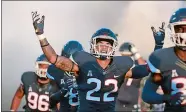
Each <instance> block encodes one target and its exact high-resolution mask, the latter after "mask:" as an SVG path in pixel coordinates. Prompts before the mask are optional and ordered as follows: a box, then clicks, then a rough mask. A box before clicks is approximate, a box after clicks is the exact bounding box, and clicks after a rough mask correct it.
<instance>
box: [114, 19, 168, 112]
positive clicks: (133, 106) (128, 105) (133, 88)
mask: <svg viewBox="0 0 186 112" xmlns="http://www.w3.org/2000/svg"><path fill="white" fill-rule="evenodd" d="M164 26H165V23H164V22H163V23H162V26H161V27H159V31H156V30H155V28H154V27H153V26H152V27H151V29H152V32H153V37H154V40H155V48H154V50H157V49H161V48H162V47H163V44H164V38H165V28H164ZM131 49H136V48H135V46H134V45H133V44H132V43H129V42H125V43H123V44H122V45H121V46H120V48H119V51H120V53H121V55H122V56H133V54H132V52H131ZM136 50H137V49H136ZM135 63H136V64H145V63H144V60H142V58H139V59H138V60H135ZM140 82H141V79H132V78H128V79H125V81H124V83H123V84H122V85H121V88H120V90H119V93H118V97H117V99H116V107H115V110H116V111H134V110H135V111H140V102H139V101H141V99H139V98H141V97H140V94H141V92H140ZM123 96H127V97H123Z"/></svg>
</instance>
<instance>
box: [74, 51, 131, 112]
mask: <svg viewBox="0 0 186 112" xmlns="http://www.w3.org/2000/svg"><path fill="white" fill-rule="evenodd" d="M71 60H72V61H74V62H75V63H76V64H77V65H78V67H79V76H78V77H77V79H76V80H77V84H78V93H79V99H80V107H79V111H80V112H113V111H114V107H115V98H116V97H117V94H118V88H119V87H120V85H121V84H122V83H123V80H124V75H125V74H126V73H127V72H128V70H129V69H130V68H131V67H132V66H133V60H132V59H131V58H130V57H127V56H126V57H125V56H116V57H113V58H112V62H111V64H110V65H109V66H108V67H107V68H106V69H102V67H101V66H100V65H99V64H98V63H97V61H96V58H95V57H94V56H92V55H91V54H89V53H86V52H84V51H80V52H76V53H74V54H73V55H72V57H71Z"/></svg>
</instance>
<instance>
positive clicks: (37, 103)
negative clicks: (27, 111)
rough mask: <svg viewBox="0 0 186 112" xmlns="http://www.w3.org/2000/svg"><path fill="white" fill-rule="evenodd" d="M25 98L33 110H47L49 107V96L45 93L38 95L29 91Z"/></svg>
mask: <svg viewBox="0 0 186 112" xmlns="http://www.w3.org/2000/svg"><path fill="white" fill-rule="evenodd" d="M27 100H28V106H29V107H30V108H31V109H33V110H34V109H38V110H40V111H48V109H49V103H48V102H49V96H47V95H38V94H37V93H35V92H29V93H28V97H27Z"/></svg>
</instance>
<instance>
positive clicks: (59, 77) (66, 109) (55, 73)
mask: <svg viewBox="0 0 186 112" xmlns="http://www.w3.org/2000/svg"><path fill="white" fill-rule="evenodd" d="M67 74H68V73H67V72H64V71H62V70H60V69H58V68H56V67H55V66H54V65H50V66H49V68H48V70H47V76H48V77H49V78H51V79H53V80H54V81H55V82H56V83H57V85H58V86H59V88H60V89H61V88H63V87H64V84H65V82H66V81H68V80H73V76H67ZM78 105H79V102H78V93H77V89H76V88H70V91H69V92H68V96H66V97H62V98H61V99H60V111H61V112H72V111H74V108H75V107H76V108H77V106H78ZM72 106H73V107H72ZM75 110H76V109H75Z"/></svg>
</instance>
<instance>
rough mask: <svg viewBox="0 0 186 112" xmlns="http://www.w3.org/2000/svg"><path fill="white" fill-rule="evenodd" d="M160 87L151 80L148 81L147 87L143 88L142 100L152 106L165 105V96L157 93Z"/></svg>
mask: <svg viewBox="0 0 186 112" xmlns="http://www.w3.org/2000/svg"><path fill="white" fill-rule="evenodd" d="M158 87H159V85H157V84H155V83H153V82H151V80H150V79H147V80H146V83H145V86H144V87H143V91H142V99H143V101H144V102H146V103H150V104H160V103H164V102H165V101H164V99H165V97H164V95H160V94H158V93H156V91H157V89H158Z"/></svg>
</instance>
